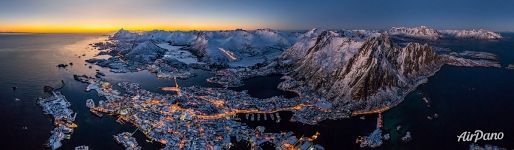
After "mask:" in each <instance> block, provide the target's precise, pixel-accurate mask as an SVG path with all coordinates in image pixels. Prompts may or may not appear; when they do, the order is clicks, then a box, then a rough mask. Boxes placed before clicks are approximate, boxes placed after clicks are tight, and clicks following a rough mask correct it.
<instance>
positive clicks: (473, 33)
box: [388, 26, 503, 40]
mask: <svg viewBox="0 0 514 150" xmlns="http://www.w3.org/2000/svg"><path fill="white" fill-rule="evenodd" d="M388 33H389V34H390V35H393V36H399V37H409V38H417V39H425V40H438V39H442V38H457V39H478V40H498V39H501V38H503V37H502V36H501V35H500V34H499V33H496V32H492V31H488V30H485V29H478V30H475V29H472V30H437V29H434V28H429V27H426V26H420V27H413V28H408V27H393V28H391V29H390V30H389V31H388Z"/></svg>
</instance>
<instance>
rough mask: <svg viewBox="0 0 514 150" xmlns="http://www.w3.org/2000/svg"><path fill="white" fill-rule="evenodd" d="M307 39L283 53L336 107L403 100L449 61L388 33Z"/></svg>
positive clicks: (298, 74)
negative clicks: (403, 43)
mask: <svg viewBox="0 0 514 150" xmlns="http://www.w3.org/2000/svg"><path fill="white" fill-rule="evenodd" d="M303 42H307V44H306V43H296V44H295V46H297V47H295V46H293V47H292V48H290V49H289V50H288V51H286V52H285V53H284V55H283V58H284V60H285V61H286V62H290V63H291V65H292V66H293V70H292V71H291V72H290V74H289V75H290V76H291V77H292V79H294V80H298V81H300V83H302V84H304V85H303V86H307V87H309V89H312V90H313V91H315V92H316V93H317V94H319V95H321V96H323V97H325V98H327V99H329V100H331V101H332V103H334V104H335V105H336V106H337V105H345V104H349V103H351V104H352V105H354V108H351V109H354V110H362V109H371V108H378V107H383V106H386V105H389V104H394V103H397V102H399V101H400V100H401V99H403V97H404V96H405V95H406V94H407V93H408V92H410V91H412V90H413V89H414V88H415V87H416V86H417V85H419V84H421V83H423V82H424V81H425V80H426V78H427V77H428V76H430V75H432V74H433V73H435V72H436V71H437V70H438V69H439V68H440V66H442V65H443V64H444V63H443V62H442V61H439V59H440V58H439V57H438V55H436V54H435V52H434V51H433V50H432V49H431V48H430V47H429V46H428V45H421V44H418V43H410V44H408V45H407V46H406V47H399V46H397V45H396V44H394V43H393V42H392V41H391V39H390V38H389V36H388V35H385V34H382V35H379V36H371V37H368V39H367V40H365V41H359V40H358V39H357V40H356V39H353V38H349V37H345V36H344V35H340V34H337V33H336V32H334V31H323V32H321V33H320V34H318V36H317V37H316V38H314V39H312V40H304V41H303ZM298 45H302V46H298ZM291 55H300V56H299V57H293V56H291ZM302 55H304V56H303V57H302Z"/></svg>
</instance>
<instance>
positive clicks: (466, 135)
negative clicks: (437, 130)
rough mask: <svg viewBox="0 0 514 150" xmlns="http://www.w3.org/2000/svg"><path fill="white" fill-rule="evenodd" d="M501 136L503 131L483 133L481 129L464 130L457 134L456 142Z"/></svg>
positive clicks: (493, 138) (494, 138) (498, 137)
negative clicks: (473, 130)
mask: <svg viewBox="0 0 514 150" xmlns="http://www.w3.org/2000/svg"><path fill="white" fill-rule="evenodd" d="M503 137H504V134H503V132H496V133H494V132H493V133H484V132H483V131H482V130H475V132H469V131H464V132H462V133H461V134H460V135H458V136H457V142H471V141H472V142H477V141H479V140H484V141H491V140H502V139H503Z"/></svg>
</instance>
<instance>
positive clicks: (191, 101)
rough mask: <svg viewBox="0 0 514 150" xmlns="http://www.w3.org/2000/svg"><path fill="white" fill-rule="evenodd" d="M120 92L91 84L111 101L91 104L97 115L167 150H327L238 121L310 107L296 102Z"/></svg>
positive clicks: (124, 86)
mask: <svg viewBox="0 0 514 150" xmlns="http://www.w3.org/2000/svg"><path fill="white" fill-rule="evenodd" d="M117 86H119V87H120V90H121V91H124V92H123V93H122V92H119V91H117V90H114V89H113V88H112V85H110V83H108V82H104V81H100V80H90V84H89V85H88V87H87V90H96V91H97V92H98V94H99V95H100V96H104V97H105V98H106V100H105V101H99V103H98V105H95V104H94V102H93V104H88V106H89V107H90V109H91V111H96V112H102V113H106V114H109V115H113V116H116V117H118V121H119V122H122V123H131V124H133V125H134V126H135V127H137V128H138V130H140V131H142V132H143V133H144V134H145V135H146V136H147V138H148V139H150V140H152V141H156V142H159V143H161V144H163V145H165V147H164V149H199V148H207V149H225V148H230V147H231V146H233V144H234V143H233V140H234V139H235V140H236V141H247V142H248V143H250V146H251V147H253V148H257V147H259V146H260V145H262V144H263V143H272V144H274V145H275V147H276V148H283V149H288V148H301V149H323V148H322V147H321V146H319V145H315V144H314V143H313V140H315V138H309V137H302V138H300V139H298V138H297V137H295V136H294V135H293V134H292V132H287V133H266V132H264V127H258V128H256V129H253V128H249V127H248V126H246V125H245V124H244V123H242V122H240V121H238V120H239V118H237V114H253V113H276V112H278V111H295V110H299V109H302V108H303V107H305V106H308V105H307V104H303V103H299V101H298V100H296V99H286V98H282V97H272V98H268V99H256V98H253V97H250V96H249V95H248V94H247V93H245V92H236V91H232V90H228V89H223V88H204V87H196V86H192V87H186V88H181V95H180V96H179V95H161V94H157V93H152V92H149V91H146V90H144V89H141V87H140V86H139V85H138V84H136V83H128V82H122V83H118V84H117ZM89 103H91V102H89ZM317 136H318V135H316V137H317Z"/></svg>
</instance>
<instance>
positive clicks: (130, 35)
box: [110, 29, 139, 41]
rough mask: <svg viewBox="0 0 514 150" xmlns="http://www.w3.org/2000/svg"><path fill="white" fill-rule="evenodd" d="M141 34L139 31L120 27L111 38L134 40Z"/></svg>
mask: <svg viewBox="0 0 514 150" xmlns="http://www.w3.org/2000/svg"><path fill="white" fill-rule="evenodd" d="M138 36H139V34H138V33H134V32H130V31H128V30H124V29H120V30H118V32H116V33H114V34H113V35H112V36H111V37H110V38H111V39H115V40H121V41H125V40H134V39H136V38H137V37H138Z"/></svg>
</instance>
